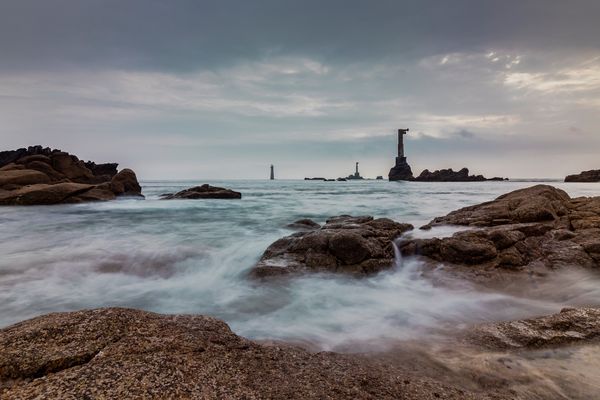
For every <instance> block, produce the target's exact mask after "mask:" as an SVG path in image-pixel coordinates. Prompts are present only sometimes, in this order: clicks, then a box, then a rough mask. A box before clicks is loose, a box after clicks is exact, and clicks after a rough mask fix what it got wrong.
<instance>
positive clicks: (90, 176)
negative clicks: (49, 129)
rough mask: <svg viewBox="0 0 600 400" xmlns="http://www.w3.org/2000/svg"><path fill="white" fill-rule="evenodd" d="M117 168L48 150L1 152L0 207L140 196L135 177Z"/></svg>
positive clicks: (126, 170) (139, 188)
mask: <svg viewBox="0 0 600 400" xmlns="http://www.w3.org/2000/svg"><path fill="white" fill-rule="evenodd" d="M116 167H117V164H95V163H93V162H91V161H88V162H86V163H84V162H83V161H81V160H79V159H78V158H77V157H76V156H74V155H70V154H69V153H66V152H63V151H61V150H52V149H50V148H48V147H46V148H43V147H42V146H31V147H29V148H27V149H24V148H23V149H18V150H11V151H3V152H0V204H3V205H35V204H58V203H78V202H84V201H100V200H112V199H114V198H115V197H116V196H121V195H127V196H141V197H143V196H142V195H141V187H140V185H139V183H138V182H137V178H136V176H135V173H134V172H133V171H131V170H129V169H124V170H122V171H121V172H119V173H117V172H116Z"/></svg>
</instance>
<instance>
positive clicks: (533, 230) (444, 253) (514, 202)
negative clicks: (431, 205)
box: [398, 185, 600, 271]
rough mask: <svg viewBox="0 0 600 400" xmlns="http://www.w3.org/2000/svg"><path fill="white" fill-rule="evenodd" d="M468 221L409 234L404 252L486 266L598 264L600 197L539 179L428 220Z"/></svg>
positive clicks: (522, 267) (437, 222)
mask: <svg viewBox="0 0 600 400" xmlns="http://www.w3.org/2000/svg"><path fill="white" fill-rule="evenodd" d="M436 225H463V226H465V227H470V228H472V229H468V230H466V231H463V232H458V233H455V234H454V235H453V236H451V237H447V238H441V239H440V238H431V239H407V240H403V241H401V242H400V243H399V244H398V246H399V247H400V249H401V252H402V254H403V255H405V256H409V255H419V256H425V257H427V258H430V259H433V260H435V261H438V262H443V263H447V264H455V265H467V266H474V265H476V266H478V267H480V268H487V269H497V268H502V269H510V270H513V271H517V270H525V271H527V270H530V269H535V268H538V267H544V268H551V269H554V268H560V267H565V266H580V267H584V268H597V267H599V266H600V197H592V198H585V197H582V198H575V199H571V198H570V197H569V195H568V194H567V193H566V192H564V191H562V190H560V189H556V188H554V187H552V186H547V185H538V186H533V187H530V188H527V189H521V190H516V191H514V192H511V193H508V194H505V195H502V196H500V197H498V198H497V199H496V200H493V201H490V202H486V203H483V204H479V205H475V206H471V207H466V208H463V209H460V210H457V211H453V212H451V213H450V214H448V215H446V216H445V217H439V218H436V219H434V220H433V221H431V222H430V223H429V224H428V225H426V226H424V227H423V228H425V229H427V228H431V227H432V226H436Z"/></svg>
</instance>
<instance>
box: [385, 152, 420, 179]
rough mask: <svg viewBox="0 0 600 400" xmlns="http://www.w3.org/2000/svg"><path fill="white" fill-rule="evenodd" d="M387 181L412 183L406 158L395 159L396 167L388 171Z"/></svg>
mask: <svg viewBox="0 0 600 400" xmlns="http://www.w3.org/2000/svg"><path fill="white" fill-rule="evenodd" d="M388 179H389V180H390V181H412V180H413V179H414V177H413V173H412V169H411V168H410V165H409V164H408V162H406V157H396V165H395V166H393V167H392V168H391V169H390V172H389V173H388Z"/></svg>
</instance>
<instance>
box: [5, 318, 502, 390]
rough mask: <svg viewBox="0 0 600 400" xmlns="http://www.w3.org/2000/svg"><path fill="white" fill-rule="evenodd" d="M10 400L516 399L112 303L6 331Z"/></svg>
mask: <svg viewBox="0 0 600 400" xmlns="http://www.w3.org/2000/svg"><path fill="white" fill-rule="evenodd" d="M0 397H1V398H7V399H26V398H27V399H29V398H53V399H59V398H60V399H62V398H82V399H83V398H115V399H116V398H155V399H163V398H204V399H213V398H214V399H224V398H232V399H233V398H236V399H239V398H249V399H250V398H252V399H259V398H260V399H271V398H272V399H284V398H289V399H309V398H310V399H313V398H314V399H324V398H335V399H417V400H418V399H436V398H444V399H491V398H494V399H508V398H510V397H508V396H502V395H500V394H494V395H492V396H489V395H487V394H486V393H481V392H479V393H477V392H473V391H471V390H468V389H464V388H457V387H455V386H454V385H452V384H448V383H442V382H440V380H437V379H432V378H427V377H423V376H415V374H414V373H413V372H412V371H410V368H408V367H406V366H402V365H401V364H400V365H393V364H389V363H382V362H379V361H377V360H374V359H370V358H368V357H364V356H360V355H341V354H335V353H327V352H323V353H309V352H307V351H304V350H301V349H298V348H294V347H291V346H264V345H259V344H257V343H254V342H252V341H249V340H247V339H244V338H241V337H239V336H237V335H235V334H234V333H232V332H231V330H230V329H229V327H228V326H227V325H226V324H225V323H224V322H222V321H219V320H217V319H214V318H210V317H205V316H192V315H159V314H154V313H149V312H145V311H139V310H132V309H120V308H108V309H97V310H86V311H78V312H71V313H54V314H48V315H45V316H42V317H38V318H34V319H31V320H28V321H24V322H21V323H18V324H16V325H13V326H10V327H8V328H5V329H2V330H0Z"/></svg>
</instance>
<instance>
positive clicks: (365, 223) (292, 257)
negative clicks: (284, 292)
mask: <svg viewBox="0 0 600 400" xmlns="http://www.w3.org/2000/svg"><path fill="white" fill-rule="evenodd" d="M311 222H312V221H311ZM303 225H305V226H306V225H312V224H310V223H307V222H306V221H303ZM311 228H314V229H312V230H308V231H304V232H297V233H294V234H292V235H290V236H286V237H284V238H282V239H279V240H277V241H276V242H275V243H273V244H272V245H270V246H269V247H268V248H267V250H266V251H265V252H264V253H263V255H262V257H261V259H260V260H259V262H258V264H257V265H256V266H255V267H254V269H253V271H252V274H253V275H254V276H255V277H266V276H274V275H285V274H289V273H295V272H343V273H350V274H357V275H366V274H372V273H376V272H378V271H381V270H382V269H386V268H390V267H391V266H392V265H393V262H394V248H393V244H392V241H393V240H394V239H395V238H397V237H398V236H400V235H402V233H404V232H406V231H408V230H411V229H413V226H412V225H409V224H400V223H397V222H394V221H392V220H390V219H387V218H379V219H373V217H370V216H362V217H351V216H348V215H342V216H339V217H333V218H330V219H328V220H327V223H326V224H325V225H324V226H323V227H320V228H319V227H317V226H314V225H312V226H311Z"/></svg>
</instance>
